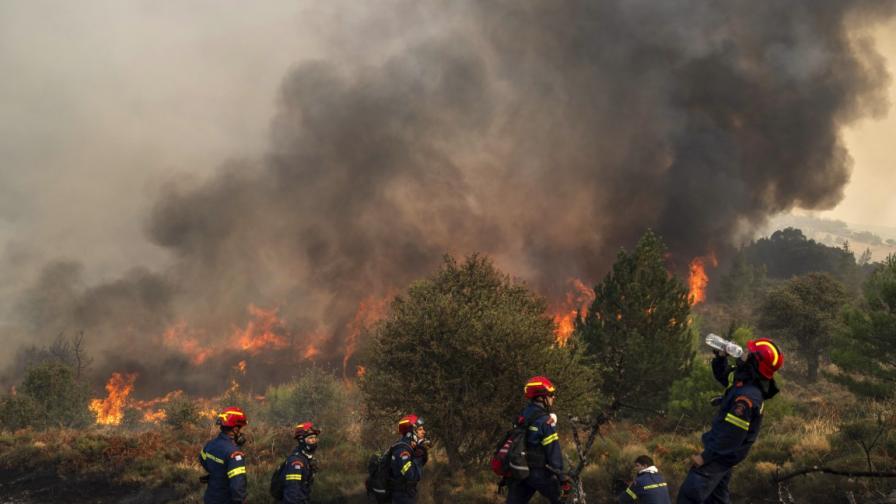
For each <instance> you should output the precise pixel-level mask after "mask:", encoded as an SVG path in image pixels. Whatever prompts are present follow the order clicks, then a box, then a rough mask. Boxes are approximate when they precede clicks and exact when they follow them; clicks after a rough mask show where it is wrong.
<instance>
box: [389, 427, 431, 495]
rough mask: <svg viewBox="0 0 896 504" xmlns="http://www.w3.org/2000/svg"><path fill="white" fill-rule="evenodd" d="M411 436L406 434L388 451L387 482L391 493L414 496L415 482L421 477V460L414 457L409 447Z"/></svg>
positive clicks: (412, 449) (412, 450)
mask: <svg viewBox="0 0 896 504" xmlns="http://www.w3.org/2000/svg"><path fill="white" fill-rule="evenodd" d="M411 441H412V434H410V433H408V434H406V435H405V436H403V437H402V438H401V439H399V440H398V441H397V442H396V443H395V444H394V445H392V448H391V449H390V450H389V456H390V458H391V463H390V466H389V480H390V483H391V484H392V491H393V493H395V492H406V493H411V494H414V493H416V491H417V482H418V481H420V479H421V478H422V477H423V465H424V463H423V460H422V459H421V458H419V457H415V456H414V448H412V447H411Z"/></svg>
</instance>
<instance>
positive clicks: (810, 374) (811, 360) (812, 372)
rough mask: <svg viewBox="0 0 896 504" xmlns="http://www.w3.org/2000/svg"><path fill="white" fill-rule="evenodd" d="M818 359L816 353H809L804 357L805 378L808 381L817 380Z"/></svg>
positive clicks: (813, 381)
mask: <svg viewBox="0 0 896 504" xmlns="http://www.w3.org/2000/svg"><path fill="white" fill-rule="evenodd" d="M818 361H819V357H818V355H816V354H810V355H809V356H808V359H806V378H807V379H808V380H809V383H815V382H816V380H818Z"/></svg>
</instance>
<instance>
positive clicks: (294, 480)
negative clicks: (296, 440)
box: [281, 447, 314, 504]
mask: <svg viewBox="0 0 896 504" xmlns="http://www.w3.org/2000/svg"><path fill="white" fill-rule="evenodd" d="M312 466H313V459H312V456H311V455H307V454H305V453H303V452H302V451H301V450H300V449H299V448H298V447H297V448H296V450H295V451H294V452H292V454H290V455H289V456H288V457H286V464H285V465H284V467H283V478H284V479H285V481H284V483H283V500H282V501H281V502H282V503H283V504H308V503H309V502H311V485H312V483H314V469H312Z"/></svg>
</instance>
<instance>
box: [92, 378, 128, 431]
mask: <svg viewBox="0 0 896 504" xmlns="http://www.w3.org/2000/svg"><path fill="white" fill-rule="evenodd" d="M136 379H137V373H130V374H127V375H122V374H121V373H112V376H111V377H110V378H109V381H108V382H106V391H107V392H108V393H109V395H108V397H106V398H105V399H93V400H91V401H90V411H92V412H93V413H94V415H96V423H98V424H101V425H118V424H120V423H121V420H122V419H123V418H124V404H125V400H126V399H127V398H128V395H130V393H131V391H132V390H134V380H136Z"/></svg>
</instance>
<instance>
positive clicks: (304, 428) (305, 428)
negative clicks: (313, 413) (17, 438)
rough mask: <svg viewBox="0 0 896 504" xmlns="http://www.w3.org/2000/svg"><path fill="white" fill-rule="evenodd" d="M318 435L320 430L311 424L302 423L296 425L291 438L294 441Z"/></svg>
mask: <svg viewBox="0 0 896 504" xmlns="http://www.w3.org/2000/svg"><path fill="white" fill-rule="evenodd" d="M318 434H320V429H318V428H317V427H315V426H314V424H313V423H311V422H302V423H300V424H298V425H296V430H295V431H293V437H294V438H296V439H305V438H306V437H308V436H317V435H318Z"/></svg>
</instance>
